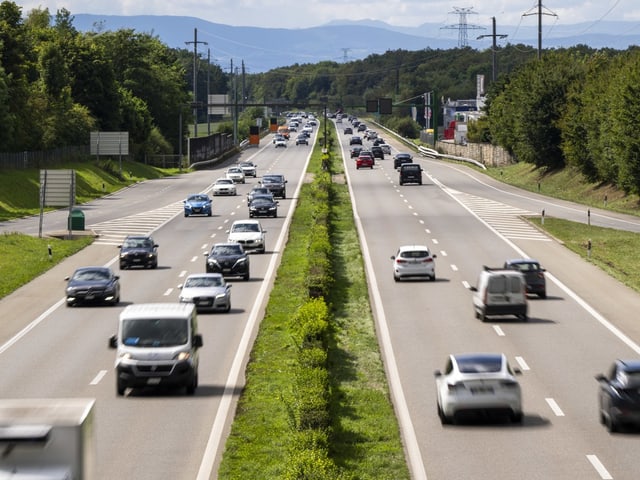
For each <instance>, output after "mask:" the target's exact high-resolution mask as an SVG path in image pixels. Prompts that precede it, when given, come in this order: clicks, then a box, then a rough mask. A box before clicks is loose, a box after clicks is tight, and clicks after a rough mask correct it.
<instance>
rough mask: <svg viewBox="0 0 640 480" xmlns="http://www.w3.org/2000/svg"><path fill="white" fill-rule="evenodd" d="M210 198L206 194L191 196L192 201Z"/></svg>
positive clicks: (203, 200)
mask: <svg viewBox="0 0 640 480" xmlns="http://www.w3.org/2000/svg"><path fill="white" fill-rule="evenodd" d="M207 200H208V198H207V196H206V195H192V196H191V197H189V201H190V202H206V201H207Z"/></svg>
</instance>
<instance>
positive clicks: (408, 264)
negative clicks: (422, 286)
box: [391, 245, 437, 282]
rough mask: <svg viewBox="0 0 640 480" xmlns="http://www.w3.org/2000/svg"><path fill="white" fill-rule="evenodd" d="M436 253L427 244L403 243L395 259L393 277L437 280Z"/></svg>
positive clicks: (393, 257) (397, 278)
mask: <svg viewBox="0 0 640 480" xmlns="http://www.w3.org/2000/svg"><path fill="white" fill-rule="evenodd" d="M436 258H437V255H436V254H432V253H431V252H430V251H429V248H428V247H427V246H426V245H402V246H401V247H399V248H398V251H397V252H396V254H395V255H393V256H392V257H391V260H393V279H394V280H395V281H396V282H398V281H400V280H402V279H403V278H428V279H429V280H431V281H432V282H433V281H435V280H436V264H435V259H436Z"/></svg>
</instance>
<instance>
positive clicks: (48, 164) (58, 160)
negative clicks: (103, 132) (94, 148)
mask: <svg viewBox="0 0 640 480" xmlns="http://www.w3.org/2000/svg"><path fill="white" fill-rule="evenodd" d="M89 158H90V152H89V146H88V145H83V146H72V147H60V148H56V149H55V150H40V151H34V152H9V153H3V152H0V170H9V169H13V170H24V169H27V168H39V169H44V168H52V167H58V166H61V165H64V164H65V163H68V162H78V161H85V160H89Z"/></svg>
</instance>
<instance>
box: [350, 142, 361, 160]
mask: <svg viewBox="0 0 640 480" xmlns="http://www.w3.org/2000/svg"><path fill="white" fill-rule="evenodd" d="M362 150H363V148H362V147H361V146H359V145H356V146H355V147H351V151H350V155H351V158H358V155H360V152H361V151H362Z"/></svg>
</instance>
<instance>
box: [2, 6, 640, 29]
mask: <svg viewBox="0 0 640 480" xmlns="http://www.w3.org/2000/svg"><path fill="white" fill-rule="evenodd" d="M13 1H14V3H16V4H17V5H18V6H20V7H22V14H23V16H26V14H27V13H28V12H29V11H30V10H32V9H34V8H42V9H44V8H48V9H49V12H50V13H51V14H52V15H55V13H56V12H57V11H58V10H60V9H62V8H66V9H67V10H68V11H69V12H70V13H71V15H76V14H81V13H88V14H94V15H126V16H131V15H175V16H188V17H197V18H200V19H203V20H207V21H210V22H214V23H221V24H225V25H233V26H254V27H265V28H287V29H291V28H307V27H314V26H319V25H324V24H326V23H329V22H331V21H334V20H379V21H383V22H386V23H388V24H390V25H394V26H407V27H417V26H419V25H421V24H423V23H436V24H442V25H443V26H447V25H452V26H453V25H458V24H460V23H463V21H464V20H465V19H466V23H467V24H468V25H478V26H486V25H490V24H491V18H492V17H495V18H496V24H497V25H511V26H513V25H529V26H531V25H537V14H538V5H539V4H541V5H542V13H543V15H544V17H543V20H544V22H545V23H546V22H549V23H552V22H553V23H557V24H576V23H582V22H587V23H590V22H599V21H626V22H640V1H639V0H546V1H541V0H482V1H479V0H476V1H475V2H472V1H470V2H466V3H464V2H458V0H448V1H442V0H366V1H364V2H358V1H355V2H354V1H349V0H293V1H292V0H232V1H229V0H198V1H194V0H176V1H170V0H91V1H90V2H87V0H34V1H20V0H13ZM461 14H462V15H461Z"/></svg>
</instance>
